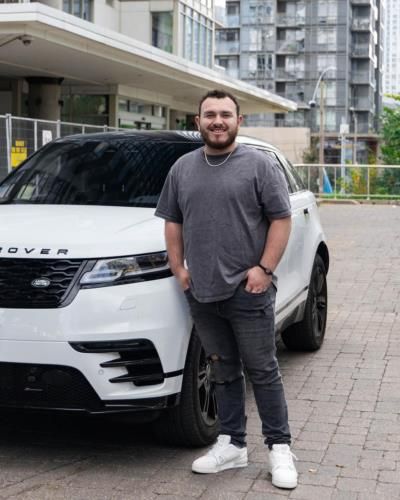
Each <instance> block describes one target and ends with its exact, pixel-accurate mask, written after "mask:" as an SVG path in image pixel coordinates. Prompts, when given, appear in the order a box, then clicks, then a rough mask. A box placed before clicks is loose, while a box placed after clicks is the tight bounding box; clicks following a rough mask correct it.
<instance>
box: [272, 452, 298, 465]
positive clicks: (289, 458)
mask: <svg viewBox="0 0 400 500" xmlns="http://www.w3.org/2000/svg"><path fill="white" fill-rule="evenodd" d="M274 453H277V454H278V455H279V459H280V461H281V462H280V463H279V464H276V467H280V466H282V465H283V466H286V465H288V466H291V465H293V463H292V462H293V458H294V459H295V460H298V458H297V457H296V455H295V454H294V453H292V452H291V451H290V450H285V451H283V450H274Z"/></svg>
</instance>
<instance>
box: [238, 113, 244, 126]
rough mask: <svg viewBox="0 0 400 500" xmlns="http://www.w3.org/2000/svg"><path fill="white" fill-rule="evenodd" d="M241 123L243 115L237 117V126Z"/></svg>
mask: <svg viewBox="0 0 400 500" xmlns="http://www.w3.org/2000/svg"><path fill="white" fill-rule="evenodd" d="M242 122H243V115H239V116H238V125H241V124H242Z"/></svg>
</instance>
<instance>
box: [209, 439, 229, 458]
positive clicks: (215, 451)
mask: <svg viewBox="0 0 400 500" xmlns="http://www.w3.org/2000/svg"><path fill="white" fill-rule="evenodd" d="M227 446H229V445H227V444H226V443H221V442H220V441H217V442H216V443H215V445H214V446H213V447H212V448H211V450H209V451H208V452H207V455H209V456H211V457H213V458H215V460H216V462H217V464H221V463H223V462H224V461H225V460H226V457H224V456H223V455H222V454H221V453H220V452H221V451H222V449H224V448H226V447H227Z"/></svg>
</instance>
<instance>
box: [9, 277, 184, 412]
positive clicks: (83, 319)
mask: <svg viewBox="0 0 400 500" xmlns="http://www.w3.org/2000/svg"><path fill="white" fill-rule="evenodd" d="M191 329H192V323H191V319H190V315H189V311H188V307H187V304H186V301H185V298H184V296H183V294H182V292H181V291H180V290H179V288H178V287H177V284H176V282H175V280H174V278H165V279H160V280H154V281H150V282H143V283H135V284H129V285H120V286H115V287H105V288H94V289H87V290H81V291H80V292H79V293H78V295H77V296H76V298H75V300H74V301H73V302H72V303H71V304H70V305H69V306H67V307H63V308H58V309H40V310H37V309H15V308H14V309H6V308H3V309H0V376H1V370H4V375H5V379H6V380H8V384H7V385H10V384H11V386H13V384H14V392H13V394H11V393H9V392H8V393H7V392H6V387H5V385H4V384H3V385H0V387H3V389H2V390H3V396H2V394H1V391H0V405H2V406H18V407H21V406H22V407H32V408H36V407H37V408H44V407H48V408H49V409H72V410H74V409H80V410H85V411H90V412H104V411H126V410H132V409H133V410H135V409H138V410H147V409H148V410H154V409H160V408H163V407H167V406H171V405H174V404H176V402H177V399H178V395H179V394H180V391H181V386H182V378H183V368H184V366H185V359H186V352H187V348H188V343H189V339H190V332H191ZM78 378H81V379H82V380H84V382H83V383H82V384H83V385H86V384H87V385H88V387H89V389H88V390H87V391H86V396H87V398H88V399H87V401H88V403H87V404H85V402H84V401H85V398H86V396H85V397H83V398H80V399H79V398H78V399H79V401H78V402H76V401H75V399H74V398H71V390H70V389H69V388H68V387H69V386H71V387H72V388H74V387H75V385H74V384H75V382H73V381H74V380H77V379H78ZM53 379H54V380H55V381H56V383H55V382H54V380H53ZM13 381H14V382H13ZM57 384H58V385H57ZM63 384H64V387H65V389H64V393H65V394H64V395H65V398H64V402H63V400H62V398H61V396H60V394H62V392H63V389H62V388H61V386H62V385H63ZM75 389H76V387H75ZM77 390H78V389H76V391H77ZM79 390H80V389H79ZM76 391H75V392H76ZM72 392H73V391H72ZM78 392H79V391H78ZM91 392H93V394H94V395H95V397H93V398H92V397H90V398H89V393H91ZM53 393H57V397H56V398H55V399H54V401H53V400H52V397H50V396H51V394H53ZM34 394H36V396H34ZM67 395H68V397H67ZM7 400H9V401H10V402H11V401H12V402H13V403H9V404H7ZM1 401H3V402H1ZM46 401H47V403H46ZM46 405H47V406H46Z"/></svg>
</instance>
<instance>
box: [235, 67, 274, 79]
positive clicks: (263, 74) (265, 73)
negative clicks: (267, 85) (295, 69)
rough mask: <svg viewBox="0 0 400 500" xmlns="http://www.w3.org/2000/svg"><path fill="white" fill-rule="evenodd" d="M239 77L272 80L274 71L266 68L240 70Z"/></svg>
mask: <svg viewBox="0 0 400 500" xmlns="http://www.w3.org/2000/svg"><path fill="white" fill-rule="evenodd" d="M240 78H242V79H243V78H246V79H249V80H272V79H273V78H274V71H273V70H272V69H267V68H265V69H258V70H247V71H242V72H241V74H240Z"/></svg>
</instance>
